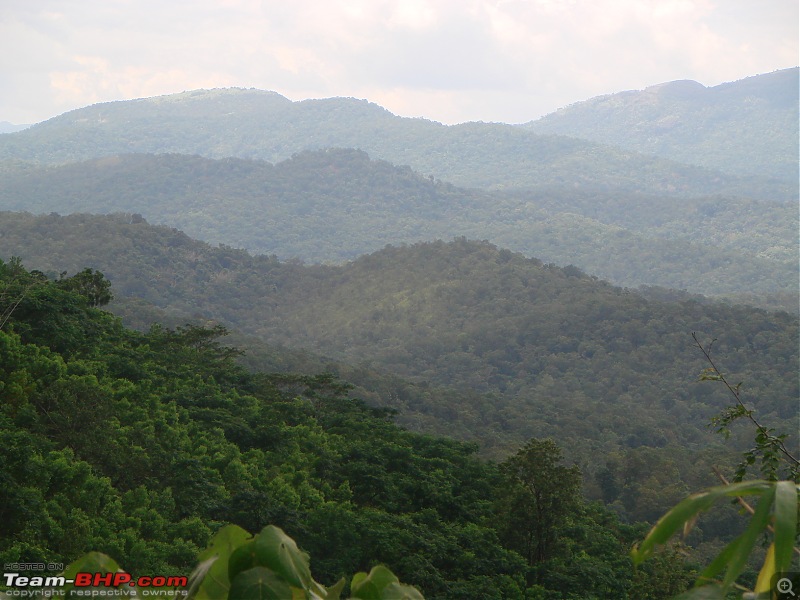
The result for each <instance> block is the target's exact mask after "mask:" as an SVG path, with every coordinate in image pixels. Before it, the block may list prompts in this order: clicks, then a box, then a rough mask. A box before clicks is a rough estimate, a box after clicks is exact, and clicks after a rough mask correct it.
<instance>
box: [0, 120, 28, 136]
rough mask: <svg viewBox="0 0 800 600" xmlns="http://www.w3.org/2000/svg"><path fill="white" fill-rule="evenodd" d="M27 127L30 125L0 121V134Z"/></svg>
mask: <svg viewBox="0 0 800 600" xmlns="http://www.w3.org/2000/svg"><path fill="white" fill-rule="evenodd" d="M28 127H30V125H17V124H15V123H9V122H8V121H0V134H2V133H14V132H16V131H22V130H23V129H27V128H28Z"/></svg>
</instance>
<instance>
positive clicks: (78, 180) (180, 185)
mask: <svg viewBox="0 0 800 600" xmlns="http://www.w3.org/2000/svg"><path fill="white" fill-rule="evenodd" d="M3 209H4V210H16V211H23V210H24V211H29V212H34V213H44V214H47V213H52V212H55V213H101V214H103V213H114V212H128V213H140V214H141V215H143V216H144V217H145V218H146V219H147V220H149V221H150V222H153V223H157V224H164V225H169V226H172V227H178V228H180V229H181V230H183V231H185V232H186V233H188V234H189V235H191V236H193V237H195V238H197V239H201V240H204V241H206V242H210V243H213V244H216V243H222V244H226V245H229V246H234V247H239V248H246V249H248V250H249V251H251V252H257V253H263V254H275V255H277V256H278V257H279V258H281V259H289V258H299V259H302V260H305V261H310V262H317V263H338V262H343V261H345V260H352V259H354V258H356V257H357V256H359V255H361V254H367V253H370V252H374V251H376V250H379V249H380V248H382V247H384V246H385V245H386V244H388V243H391V244H398V243H413V242H419V241H429V240H433V239H449V238H452V237H454V236H459V235H465V236H468V237H470V238H472V239H488V240H491V241H493V242H495V243H498V244H501V245H502V246H505V247H508V248H510V249H512V250H514V251H518V252H524V253H525V254H526V255H527V256H530V257H537V258H539V259H542V260H544V261H546V262H553V263H556V264H560V265H562V266H564V265H568V264H573V265H577V266H579V267H581V268H582V269H584V270H586V271H588V272H590V273H592V274H596V275H598V276H601V277H604V278H607V279H609V280H611V281H613V282H614V283H617V284H620V285H626V286H633V287H635V286H638V285H658V286H662V287H672V288H676V289H679V290H680V289H686V290H689V291H691V292H694V293H704V294H707V295H724V296H727V297H731V296H734V297H736V298H737V299H746V300H747V301H748V302H755V303H757V304H758V305H761V306H769V307H783V308H785V309H786V310H790V311H793V310H794V308H793V307H795V306H796V305H797V299H796V298H797V296H796V294H797V289H798V274H797V264H796V260H795V258H796V255H797V251H798V248H797V236H796V228H794V227H793V226H792V223H793V222H796V210H797V207H796V206H793V205H790V204H779V203H771V202H756V201H752V200H738V199H732V198H723V197H709V198H701V199H687V198H672V199H668V198H663V197H655V196H653V197H651V196H637V195H632V194H630V193H628V194H619V193H615V192H613V191H610V192H605V193H600V192H593V193H584V192H578V191H575V190H570V189H567V190H565V189H563V188H544V189H537V190H528V191H526V192H518V193H514V194H512V193H499V192H487V191H481V190H467V189H462V188H457V187H455V186H452V185H450V184H445V183H442V182H437V181H431V180H430V179H427V178H424V177H422V176H420V175H419V174H418V173H414V172H413V171H412V170H411V169H409V168H407V167H406V168H400V167H395V166H393V165H391V164H390V163H387V162H385V161H380V160H371V159H370V158H369V157H368V156H367V155H366V154H365V153H364V152H361V151H356V150H324V151H315V152H311V151H308V152H302V153H300V154H298V155H296V156H295V157H293V158H292V159H289V160H286V161H283V162H280V163H278V164H276V165H272V164H270V163H267V162H263V161H254V160H241V159H230V158H229V159H222V160H210V159H205V158H200V157H190V156H184V155H159V156H153V155H142V154H134V155H126V156H119V157H107V158H101V159H96V160H93V161H88V162H85V163H77V164H70V165H64V166H59V167H41V168H33V167H30V166H29V167H28V168H27V169H25V170H22V171H12V172H8V173H6V174H5V175H4V177H2V178H0V210H3ZM745 290H746V291H747V293H748V296H747V297H744V298H743V297H742V293H743V291H745Z"/></svg>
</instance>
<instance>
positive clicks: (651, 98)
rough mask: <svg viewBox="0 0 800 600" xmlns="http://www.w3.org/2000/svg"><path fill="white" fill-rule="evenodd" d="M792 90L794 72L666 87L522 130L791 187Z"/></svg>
mask: <svg viewBox="0 0 800 600" xmlns="http://www.w3.org/2000/svg"><path fill="white" fill-rule="evenodd" d="M799 84H800V81H798V68H797V67H795V68H793V69H785V70H782V71H776V72H774V73H769V74H765V75H756V76H755V77H748V78H747V79H742V80H740V81H734V82H731V83H724V84H722V85H718V86H714V87H705V86H703V85H701V84H699V83H697V82H696V81H672V82H669V83H663V84H661V85H655V86H652V87H649V88H647V89H645V90H641V91H628V92H621V93H617V94H610V95H607V96H600V97H598V98H592V99H591V100H587V101H585V102H578V103H576V104H573V105H571V106H568V107H566V108H562V109H561V110H559V111H557V112H555V113H552V114H550V115H547V116H545V117H543V118H541V119H539V120H537V121H533V122H531V123H528V124H527V125H526V126H525V127H526V128H528V129H529V130H530V131H534V132H536V133H542V134H560V135H568V136H572V137H576V138H582V139H586V140H592V141H595V142H600V143H603V144H609V145H613V146H617V147H620V148H626V149H628V150H632V151H636V152H642V153H645V154H655V155H658V156H662V157H664V158H669V159H672V160H675V161H679V162H683V163H689V164H694V165H702V166H704V167H707V168H709V169H716V170H719V171H724V172H726V173H731V174H735V175H742V174H748V175H757V176H768V177H776V178H780V179H783V180H786V181H788V182H790V183H793V184H795V185H796V184H797V181H798V118H797V114H798V113H797V111H798V105H799V104H800V102H799V101H798V94H799V92H798V89H799V88H800V85H799Z"/></svg>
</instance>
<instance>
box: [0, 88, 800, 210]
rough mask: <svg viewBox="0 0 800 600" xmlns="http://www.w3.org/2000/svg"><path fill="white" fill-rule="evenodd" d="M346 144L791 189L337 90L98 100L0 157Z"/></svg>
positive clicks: (630, 177)
mask: <svg viewBox="0 0 800 600" xmlns="http://www.w3.org/2000/svg"><path fill="white" fill-rule="evenodd" d="M331 147H338V148H357V149H361V150H364V151H366V152H368V153H369V154H370V155H371V156H373V157H374V158H379V159H383V160H387V161H389V162H391V163H393V164H396V165H409V166H411V168H413V169H414V170H416V171H418V172H420V173H422V174H424V175H426V176H427V175H433V176H435V177H436V178H440V179H443V180H445V181H449V182H451V183H454V184H456V185H460V186H466V187H481V188H509V187H511V188H518V187H530V186H536V185H568V186H572V187H575V186H578V187H580V186H589V187H592V188H595V187H611V188H620V189H624V190H628V191H631V190H636V191H643V192H647V193H664V194H669V195H699V194H709V193H722V194H729V195H736V196H745V197H755V198H761V199H767V200H786V199H791V198H794V197H796V195H797V192H796V185H795V182H789V183H787V182H779V181H770V180H769V179H768V178H767V179H765V178H763V177H749V178H741V177H738V176H733V175H722V174H721V173H719V172H714V171H709V170H705V169H702V168H698V167H696V166H689V165H685V164H680V163H677V162H671V161H667V160H664V159H659V158H654V157H650V156H645V155H640V154H636V153H634V152H630V151H622V150H619V149H615V148H612V147H609V146H603V145H599V144H596V143H594V142H587V141H582V140H576V139H571V138H566V137H561V136H552V135H537V134H534V133H532V132H530V131H527V130H525V129H524V128H520V127H514V126H511V125H503V124H497V123H466V124H462V125H455V126H444V125H441V124H439V123H435V122H431V121H426V120H423V119H407V118H401V117H397V116H395V115H392V114H391V113H389V112H388V111H386V110H385V109H383V108H381V107H379V106H377V105H375V104H371V103H368V102H366V101H359V100H354V99H348V98H331V99H326V100H307V101H303V102H296V103H293V102H290V101H289V100H287V99H286V98H283V97H282V96H280V95H278V94H275V93H274V92H263V91H259V90H238V89H234V90H210V91H206V90H198V91H194V92H185V93H183V94H176V95H172V96H163V97H157V98H150V99H141V100H133V101H125V102H112V103H105V104H98V105H94V106H90V107H86V108H83V109H79V110H76V111H72V112H69V113H66V114H64V115H61V116H59V117H55V118H53V119H50V120H49V121H45V122H43V123H40V124H38V125H35V126H33V127H31V128H30V129H27V130H25V131H22V132H18V133H13V134H6V135H3V136H0V160H22V161H33V162H36V163H62V164H63V163H69V162H77V161H82V160H87V159H91V158H98V157H104V156H112V155H118V154H127V153H179V154H196V155H200V156H205V157H209V158H225V157H239V158H258V159H263V160H267V161H270V162H277V161H280V160H284V159H287V158H290V157H291V156H292V155H293V154H296V153H298V152H301V151H303V150H308V149H324V148H331Z"/></svg>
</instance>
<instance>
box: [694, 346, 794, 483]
mask: <svg viewBox="0 0 800 600" xmlns="http://www.w3.org/2000/svg"><path fill="white" fill-rule="evenodd" d="M692 339H693V340H694V343H695V346H697V347H698V348H699V349H700V351H701V352H702V353H703V356H705V359H706V361H707V362H708V364H709V365H710V366H709V367H708V368H706V369H704V370H703V371H702V373H701V374H700V380H701V381H721V382H722V383H723V385H725V387H726V388H727V389H728V391H729V392H730V393H731V395H732V396H733V397H734V399H735V400H736V404H735V405H734V406H729V407H727V408H726V409H724V410H723V411H722V412H721V413H720V414H719V415H718V416H716V417H713V418H712V419H711V422H712V424H713V425H715V426H716V427H717V431H718V432H719V433H722V434H723V435H725V436H726V437H727V436H728V435H729V434H730V431H729V429H728V427H729V425H730V424H731V423H733V422H734V421H736V420H737V419H740V418H742V417H746V418H747V419H748V420H750V422H752V423H753V425H755V426H756V429H757V433H756V448H754V449H752V450H749V451H747V452H745V454H744V461H743V462H742V464H741V465H739V468H738V470H737V472H736V477H735V480H736V481H741V480H742V479H744V475H745V472H746V470H747V467H748V465H751V464H753V463H754V462H755V459H756V456H757V454H758V453H761V455H762V458H761V461H762V465H763V469H762V470H764V471H766V473H765V475H767V476H768V478H769V479H772V480H776V479H777V478H778V477H777V470H778V459H779V456H781V455H782V456H783V458H784V459H785V460H786V461H788V462H789V465H790V470H791V472H792V474H793V476H794V478H795V479H797V475H798V471H800V460H798V459H797V458H795V456H794V455H793V454H792V453H791V452H790V451H789V450H788V449H787V448H786V444H785V443H784V440H785V439H786V437H787V436H786V434H780V435H775V434H774V431H775V430H774V429H772V428H768V427H765V426H764V425H762V424H761V423H759V421H758V420H757V419H756V417H755V416H754V414H753V411H752V410H751V409H748V408H747V407H746V406H745V404H744V402H743V401H742V397H741V393H740V390H741V386H742V384H741V383H737V384H736V385H731V384H730V382H728V380H727V379H726V378H725V375H723V374H722V371H720V370H719V368H718V367H717V365H716V363H715V362H714V359H713V358H712V357H711V350H712V347H713V345H714V342H715V341H716V339H714V340H712V341H711V343H710V344H708V347H706V346H703V344H701V343H700V340H698V339H697V333H695V332H692Z"/></svg>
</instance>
